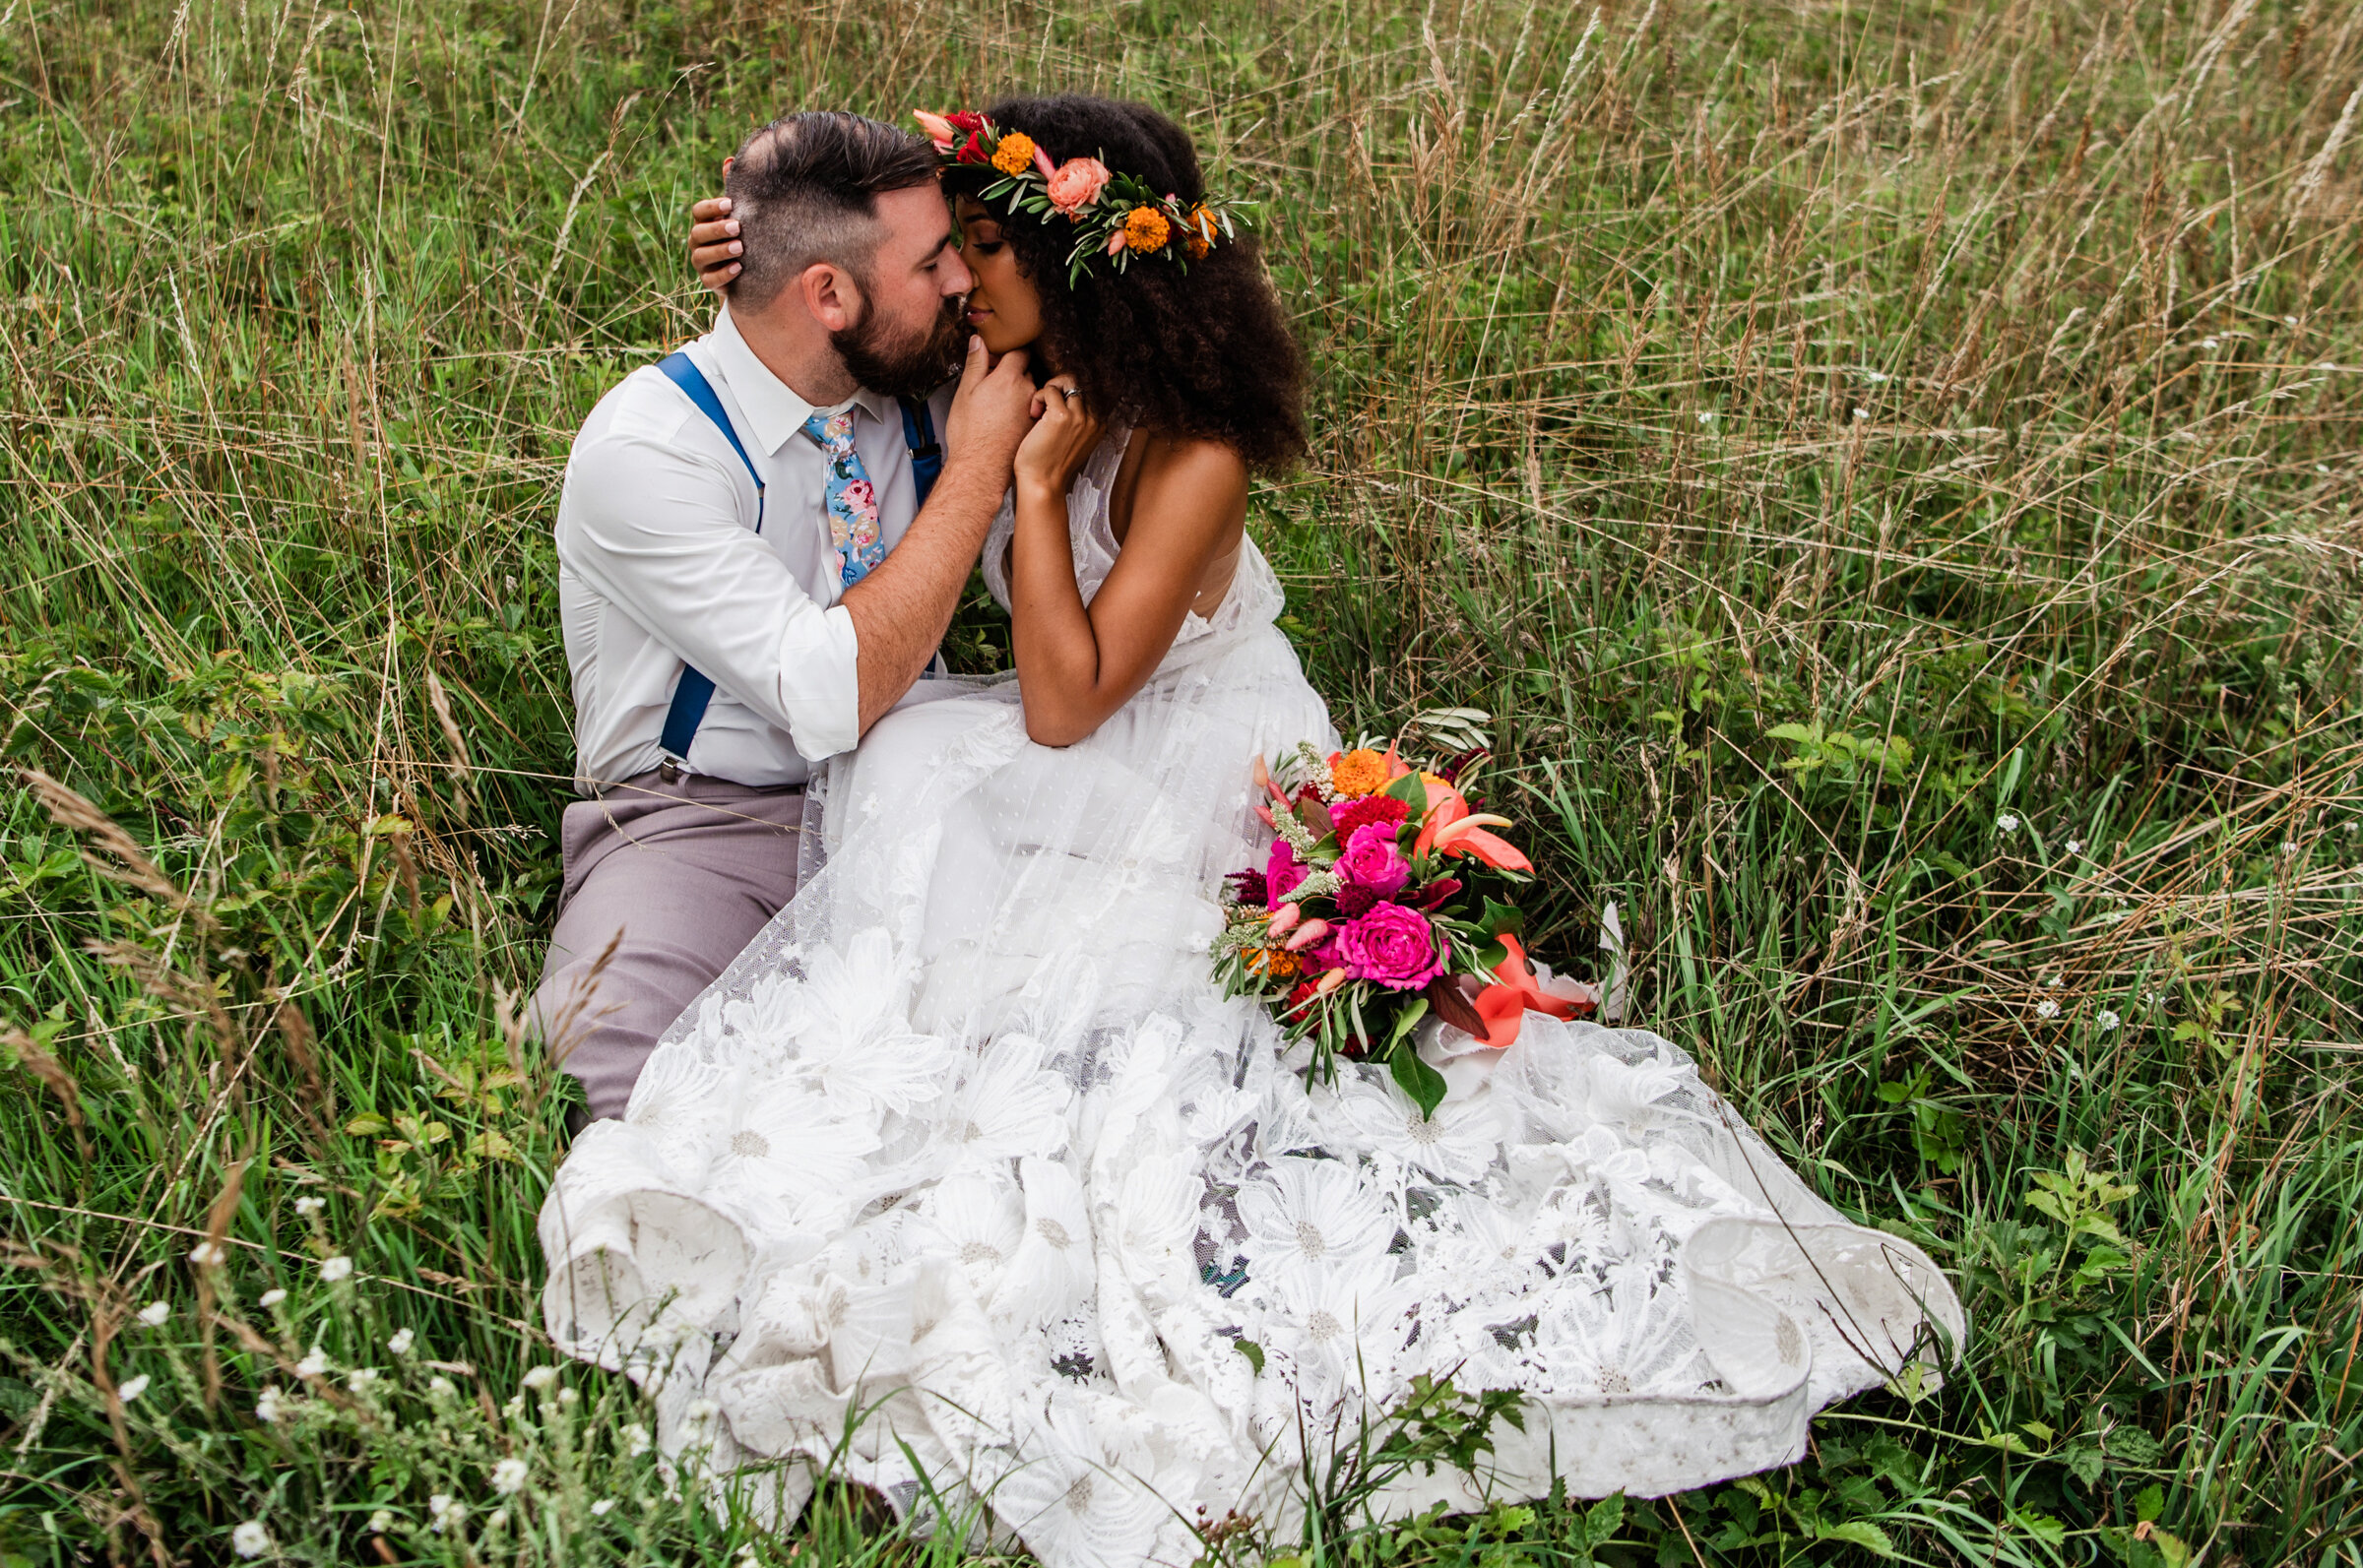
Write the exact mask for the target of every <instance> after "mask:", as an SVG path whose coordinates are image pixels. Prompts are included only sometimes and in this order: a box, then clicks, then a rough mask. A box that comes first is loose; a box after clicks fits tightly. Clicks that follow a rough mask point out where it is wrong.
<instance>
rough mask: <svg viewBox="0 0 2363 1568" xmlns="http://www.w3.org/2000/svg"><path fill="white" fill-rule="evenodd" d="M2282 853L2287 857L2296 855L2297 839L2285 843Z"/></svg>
mask: <svg viewBox="0 0 2363 1568" xmlns="http://www.w3.org/2000/svg"><path fill="white" fill-rule="evenodd" d="M2281 853H2283V854H2287V855H2294V854H2296V853H2297V841H2296V840H2295V839H2291V840H2289V841H2287V842H2286V843H2284V844H2283V845H2282V846H2281Z"/></svg>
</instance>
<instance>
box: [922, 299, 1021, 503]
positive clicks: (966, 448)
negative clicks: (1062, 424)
mask: <svg viewBox="0 0 2363 1568" xmlns="http://www.w3.org/2000/svg"><path fill="white" fill-rule="evenodd" d="M1038 404H1039V399H1038V397H1037V395H1036V393H1035V390H1034V382H1033V379H1032V378H1031V377H1029V376H1028V375H1027V374H1026V351H1025V350H1024V349H1023V348H1015V349H1012V350H1010V351H1009V352H1008V353H1005V354H1003V355H1001V357H1000V359H999V361H998V362H997V363H996V362H994V360H993V358H992V355H991V354H990V353H988V352H987V351H986V348H985V342H984V340H983V339H981V338H971V339H969V340H968V358H967V360H966V362H965V363H963V364H962V365H961V367H960V390H959V391H957V392H955V393H953V394H952V411H951V413H950V414H949V415H948V416H947V417H946V418H945V419H944V421H943V450H944V454H945V466H946V467H947V468H948V467H950V466H952V465H954V464H957V465H958V466H959V467H961V468H962V469H967V468H969V467H971V466H972V465H981V466H983V467H984V468H985V469H986V470H990V471H991V472H993V473H995V474H997V475H998V477H999V481H1000V487H1002V488H1006V487H1007V486H1008V483H1009V470H1010V463H1011V461H1012V460H1013V459H1014V458H1015V457H1016V455H1017V448H1018V443H1020V442H1022V441H1024V440H1025V439H1026V432H1027V431H1029V430H1031V429H1033V428H1034V417H1035V409H1036V408H1037V406H1038ZM995 503H996V504H997V503H998V497H997V496H996V497H995Z"/></svg>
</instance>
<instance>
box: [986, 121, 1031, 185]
mask: <svg viewBox="0 0 2363 1568" xmlns="http://www.w3.org/2000/svg"><path fill="white" fill-rule="evenodd" d="M992 166H993V167H994V168H997V169H999V170H1000V171H1001V172H1002V173H1004V174H1009V175H1017V174H1023V173H1024V172H1025V171H1026V170H1027V169H1029V168H1032V167H1033V166H1034V138H1032V137H1030V136H1028V135H1027V134H1026V133H1025V132H1023V131H1004V132H1002V133H1001V145H1000V146H999V147H996V148H994V149H993V151H992Z"/></svg>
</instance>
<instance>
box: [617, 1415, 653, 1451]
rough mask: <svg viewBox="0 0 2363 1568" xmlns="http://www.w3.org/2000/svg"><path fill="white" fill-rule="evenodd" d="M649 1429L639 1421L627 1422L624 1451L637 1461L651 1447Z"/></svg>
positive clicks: (624, 1429)
mask: <svg viewBox="0 0 2363 1568" xmlns="http://www.w3.org/2000/svg"><path fill="white" fill-rule="evenodd" d="M651 1446H652V1445H651V1443H650V1442H649V1436H648V1428H647V1427H645V1426H643V1425H641V1424H640V1423H639V1422H638V1421H631V1422H627V1423H626V1424H625V1426H624V1428H623V1451H624V1452H625V1453H627V1454H629V1455H631V1456H632V1457H633V1458H635V1459H637V1458H638V1457H639V1456H641V1455H642V1454H645V1453H647V1452H648V1451H649V1449H650V1447H651Z"/></svg>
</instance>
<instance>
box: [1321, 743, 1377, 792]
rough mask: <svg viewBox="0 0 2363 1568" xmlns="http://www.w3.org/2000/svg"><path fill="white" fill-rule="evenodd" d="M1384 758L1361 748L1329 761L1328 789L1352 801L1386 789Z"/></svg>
mask: <svg viewBox="0 0 2363 1568" xmlns="http://www.w3.org/2000/svg"><path fill="white" fill-rule="evenodd" d="M1387 772H1388V770H1387V766H1386V756H1385V754H1384V753H1382V752H1376V751H1372V750H1371V749H1370V748H1368V747H1367V746H1366V747H1363V748H1361V749H1360V750H1356V751H1349V752H1345V753H1343V754H1342V755H1339V756H1336V757H1333V758H1331V759H1330V760H1329V787H1330V788H1332V789H1334V790H1336V791H1337V792H1338V793H1339V794H1341V795H1343V796H1345V797H1346V798H1347V799H1349V800H1352V799H1355V798H1357V797H1358V796H1362V795H1374V794H1376V793H1377V792H1378V791H1379V790H1381V789H1384V788H1385V787H1386V782H1387Z"/></svg>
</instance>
